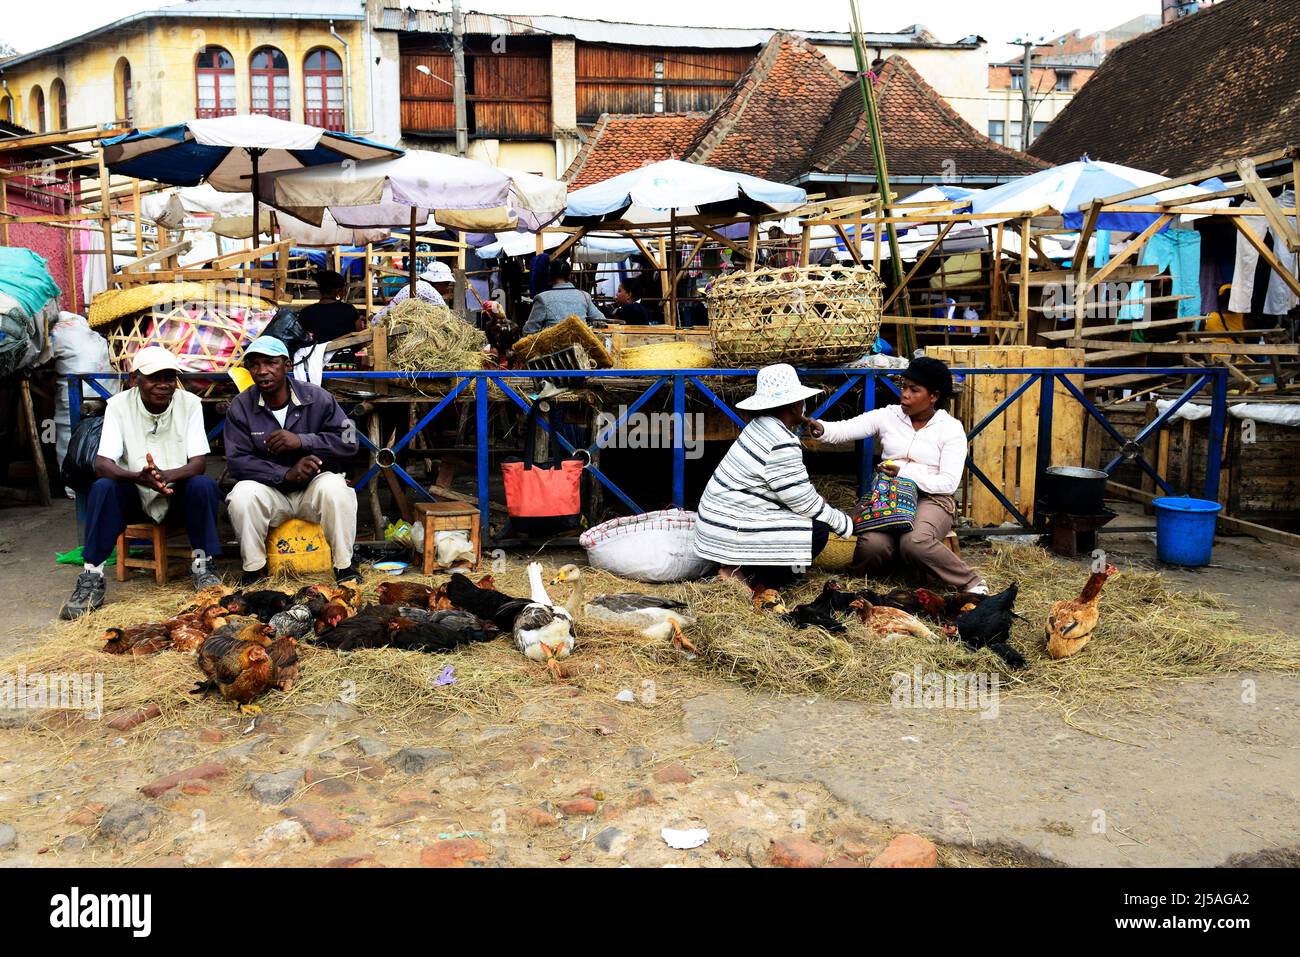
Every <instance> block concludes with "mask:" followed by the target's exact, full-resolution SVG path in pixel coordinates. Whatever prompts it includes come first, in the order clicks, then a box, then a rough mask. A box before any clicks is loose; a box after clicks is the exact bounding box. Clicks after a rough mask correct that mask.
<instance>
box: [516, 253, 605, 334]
mask: <svg viewBox="0 0 1300 957" xmlns="http://www.w3.org/2000/svg"><path fill="white" fill-rule="evenodd" d="M572 275H573V265H572V263H570V262H569V261H568V260H567V259H552V260H551V270H550V276H551V287H550V288H549V289H544V290H542V291H541V292H539V293H537V294H536V295H535V296H533V309H532V312H530V313H529V314H528V321H527V322H526V323H524V335H526V336H531V335H532V334H533V333H534V332H541V331H542V330H543V329H549V328H550V327H551V326H554V325H558V324H559V323H561V322H563V321H564V320H565V319H567V318H569V316H581V317H582V318H583V319H584V320H587V324H588V325H590V324H591V323H590V320H592V319H595V320H597V321H599V322H604V321H605V316H604V314H603V313H602V312H601V311H600V310H599V309H597V308H596V304H595V303H594V302H592V300H591V296H589V295H587V293H585V292H583V291H582V290H581V289H579V288H578V287H577V286H575V285H574V284H573V283H571V282H570V281H569V277H570V276H572Z"/></svg>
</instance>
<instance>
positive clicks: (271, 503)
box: [224, 336, 361, 585]
mask: <svg viewBox="0 0 1300 957" xmlns="http://www.w3.org/2000/svg"><path fill="white" fill-rule="evenodd" d="M244 366H245V367H246V368H247V369H248V371H249V373H250V374H251V375H252V377H253V385H252V387H251V388H248V389H245V390H244V391H243V392H241V393H240V394H239V395H238V396H236V398H235V400H234V401H233V402H231V403H230V410H229V411H228V412H227V413H226V430H225V436H224V438H225V443H226V468H227V470H228V471H229V473H230V477H231V478H232V479H234V480H235V487H234V488H233V489H231V491H230V496H229V497H228V498H227V500H226V504H227V506H228V508H229V509H230V523H231V524H232V525H234V526H235V534H236V536H237V537H238V538H239V551H240V556H241V557H242V559H243V565H244V575H243V578H242V579H240V584H241V585H251V584H253V583H255V582H257V581H260V580H261V579H263V578H265V577H266V537H267V535H268V534H269V533H270V531H271V529H272V528H275V527H276V526H278V525H281V524H283V523H284V522H287V521H288V520H289V519H291V518H301V519H303V520H305V521H308V522H316V523H318V524H319V525H320V526H321V530H322V531H323V532H324V533H325V540H326V541H327V542H329V546H330V553H331V555H332V557H333V559H334V577H335V579H336V580H337V581H339V582H345V581H360V580H361V575H360V573H359V572H358V571H357V566H356V563H355V562H353V560H352V546H353V544H354V543H355V542H356V537H357V493H356V490H355V489H353V488H352V487H351V486H350V485H348V483H347V478H346V477H345V476H344V474H343V470H344V468H345V467H346V466H347V463H348V461H349V460H350V459H351V458H352V456H354V455H356V453H357V436H356V427H355V426H354V425H353V423H352V421H351V420H350V419H349V418H348V417H347V415H346V414H345V413H344V412H343V409H342V408H341V407H340V406H339V404H338V402H337V401H336V400H335V398H334V396H332V395H330V394H329V393H328V392H326V391H325V390H324V389H322V388H320V387H318V386H314V385H311V384H310V383H307V382H295V381H293V380H292V379H291V378H290V377H289V367H290V360H289V350H288V349H287V348H285V345H284V343H283V342H281V341H280V340H279V339H275V338H272V337H271V336H259V337H258V338H256V339H254V340H253V341H252V342H250V343H249V344H248V348H247V349H245V350H244Z"/></svg>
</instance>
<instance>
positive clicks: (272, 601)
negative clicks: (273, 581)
mask: <svg viewBox="0 0 1300 957" xmlns="http://www.w3.org/2000/svg"><path fill="white" fill-rule="evenodd" d="M218 604H220V605H221V606H222V607H223V608H225V609H226V610H228V611H231V612H233V613H234V614H236V615H255V616H256V617H258V618H260V619H262V621H270V620H271V616H272V615H278V614H279V613H280V612H282V611H288V610H289V607H290V606H291V605H292V604H293V599H292V598H290V597H289V596H288V595H286V594H285V593H284V592H282V591H275V590H274V589H264V590H262V591H237V592H235V593H234V594H233V595H227V596H226V597H225V598H223V599H221V601H220V602H218Z"/></svg>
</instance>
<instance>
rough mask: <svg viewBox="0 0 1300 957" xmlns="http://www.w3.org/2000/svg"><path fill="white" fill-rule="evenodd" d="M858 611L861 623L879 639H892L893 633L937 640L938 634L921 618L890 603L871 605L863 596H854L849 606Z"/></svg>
mask: <svg viewBox="0 0 1300 957" xmlns="http://www.w3.org/2000/svg"><path fill="white" fill-rule="evenodd" d="M850 607H851V608H852V609H853V610H854V611H856V612H857V613H858V617H859V618H861V619H862V623H863V624H864V625H866V626H867V631H869V632H871V634H872V635H874V636H875V637H876V638H879V639H880V640H881V641H892V640H893V638H894V636H895V635H912V636H914V637H917V638H927V639H932V640H937V638H938V636H937V635H935V634H934V632H932V631H930V629H929V628H927V627H925V623H924V622H922V621H921V619H919V618H917V617H915V616H914V615H910V614H908V613H907V612H905V611H903V610H902V609H901V608H894V607H893V606H892V605H873V604H871V602H869V601H867V600H866V599H865V598H855V599H854V600H853V604H852V605H851V606H850Z"/></svg>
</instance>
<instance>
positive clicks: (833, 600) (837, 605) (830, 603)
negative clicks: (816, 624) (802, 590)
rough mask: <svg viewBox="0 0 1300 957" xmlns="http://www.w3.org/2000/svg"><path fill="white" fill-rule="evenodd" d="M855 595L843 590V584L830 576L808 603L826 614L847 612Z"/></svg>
mask: <svg viewBox="0 0 1300 957" xmlns="http://www.w3.org/2000/svg"><path fill="white" fill-rule="evenodd" d="M857 597H858V596H857V595H855V594H854V593H853V592H850V591H845V590H844V588H843V586H842V585H840V583H839V582H837V581H836V580H835V579H833V578H832V579H831V580H830V581H828V582H827V583H826V584H825V585H823V586H822V592H821V594H820V595H818V596H817V597H816V598H814V599H813V600H812V601H810V602H808V605H809V607H812V608H816V609H818V610H820V611H823V612H826V613H828V614H835V613H839V612H847V611H848V610H849V607H850V606H851V605H852V604H853V600H854V599H855V598H857ZM800 607H802V606H800ZM798 610H799V609H798V608H796V609H795V611H798Z"/></svg>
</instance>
